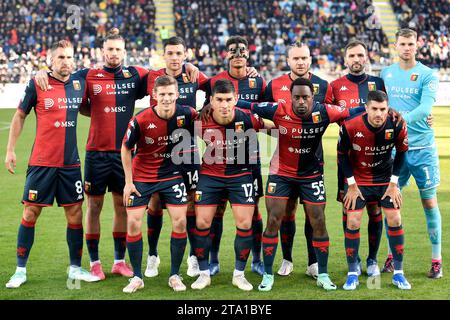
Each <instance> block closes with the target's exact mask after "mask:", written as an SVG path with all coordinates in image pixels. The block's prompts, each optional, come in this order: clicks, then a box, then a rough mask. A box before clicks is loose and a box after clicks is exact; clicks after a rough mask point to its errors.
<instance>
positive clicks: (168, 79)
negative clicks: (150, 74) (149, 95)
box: [153, 75, 178, 92]
mask: <svg viewBox="0 0 450 320" xmlns="http://www.w3.org/2000/svg"><path fill="white" fill-rule="evenodd" d="M171 85H174V86H175V88H176V89H177V90H178V83H177V80H175V78H174V77H172V76H168V75H164V76H160V77H158V78H156V80H155V85H154V86H153V90H154V91H155V92H156V89H157V88H159V87H168V86H171Z"/></svg>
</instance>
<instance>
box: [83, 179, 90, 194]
mask: <svg viewBox="0 0 450 320" xmlns="http://www.w3.org/2000/svg"><path fill="white" fill-rule="evenodd" d="M84 191H86V192H90V191H91V183H90V182H89V181H85V182H84Z"/></svg>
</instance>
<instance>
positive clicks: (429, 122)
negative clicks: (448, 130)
mask: <svg viewBox="0 0 450 320" xmlns="http://www.w3.org/2000/svg"><path fill="white" fill-rule="evenodd" d="M433 119H434V118H433V114H432V113H430V114H429V115H428V117H427V124H428V126H429V127H430V128H432V127H433Z"/></svg>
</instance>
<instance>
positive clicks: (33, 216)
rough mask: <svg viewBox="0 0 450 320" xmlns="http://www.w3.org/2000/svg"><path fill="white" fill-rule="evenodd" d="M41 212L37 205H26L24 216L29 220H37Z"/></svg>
mask: <svg viewBox="0 0 450 320" xmlns="http://www.w3.org/2000/svg"><path fill="white" fill-rule="evenodd" d="M40 214H41V210H40V209H39V208H36V207H25V208H24V210H23V215H22V218H23V219H24V220H25V221H27V222H36V220H37V219H38V218H39V215H40Z"/></svg>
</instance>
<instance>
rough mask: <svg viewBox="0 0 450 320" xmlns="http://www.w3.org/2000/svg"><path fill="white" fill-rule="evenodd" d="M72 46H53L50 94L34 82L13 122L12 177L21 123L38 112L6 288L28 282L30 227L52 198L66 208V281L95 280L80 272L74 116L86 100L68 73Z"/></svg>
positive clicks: (82, 84) (77, 79)
mask: <svg viewBox="0 0 450 320" xmlns="http://www.w3.org/2000/svg"><path fill="white" fill-rule="evenodd" d="M73 53H74V50H73V46H72V44H71V43H70V42H68V41H66V40H61V41H59V42H56V43H54V44H53V45H52V47H51V52H50V54H51V56H50V59H51V60H50V61H51V66H52V72H51V73H50V79H49V83H50V85H51V88H50V90H48V91H42V90H40V89H39V88H38V87H37V86H36V83H35V80H34V79H32V80H30V81H29V83H28V86H27V88H26V91H25V95H24V97H23V99H22V101H21V102H20V105H19V107H18V110H17V111H16V113H15V115H14V117H13V119H12V121H11V129H10V133H9V138H8V146H7V152H6V159H5V165H6V168H7V169H8V171H9V172H10V173H14V168H15V166H16V154H15V151H14V150H15V146H16V142H17V139H18V138H19V136H20V133H21V132H22V129H23V125H24V122H25V118H26V117H27V115H28V114H29V113H30V111H31V109H33V108H34V109H35V113H36V137H35V141H34V146H33V150H32V152H31V157H30V160H29V163H28V170H27V178H26V182H25V189H24V194H23V200H22V203H23V204H24V210H23V215H22V223H21V225H20V227H19V234H18V239H17V268H16V272H15V273H14V275H13V276H12V277H11V279H10V280H9V281H8V283H7V284H6V287H7V288H18V287H20V286H21V285H22V284H23V283H25V282H26V280H27V275H26V272H27V270H26V264H27V261H28V257H29V254H30V251H31V248H32V246H33V242H34V232H35V231H34V230H35V229H34V228H35V224H36V221H37V219H38V217H39V215H40V214H41V212H42V208H43V207H48V206H52V205H53V201H54V198H55V197H56V201H57V202H58V205H59V206H61V207H64V212H65V214H66V219H67V244H68V246H69V257H70V269H69V278H70V279H75V280H83V281H88V282H93V281H99V280H100V278H98V277H96V276H93V275H91V274H90V273H89V272H88V271H86V270H84V269H82V268H81V258H82V252H83V225H82V219H83V213H82V209H81V205H82V202H83V188H82V182H81V170H80V159H79V156H78V148H77V137H76V125H77V116H78V111H79V110H80V107H81V105H82V103H84V102H85V99H86V96H85V95H86V83H85V81H84V79H82V78H81V77H79V76H77V75H76V74H72V75H71V72H72V71H73V68H74V58H73Z"/></svg>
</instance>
